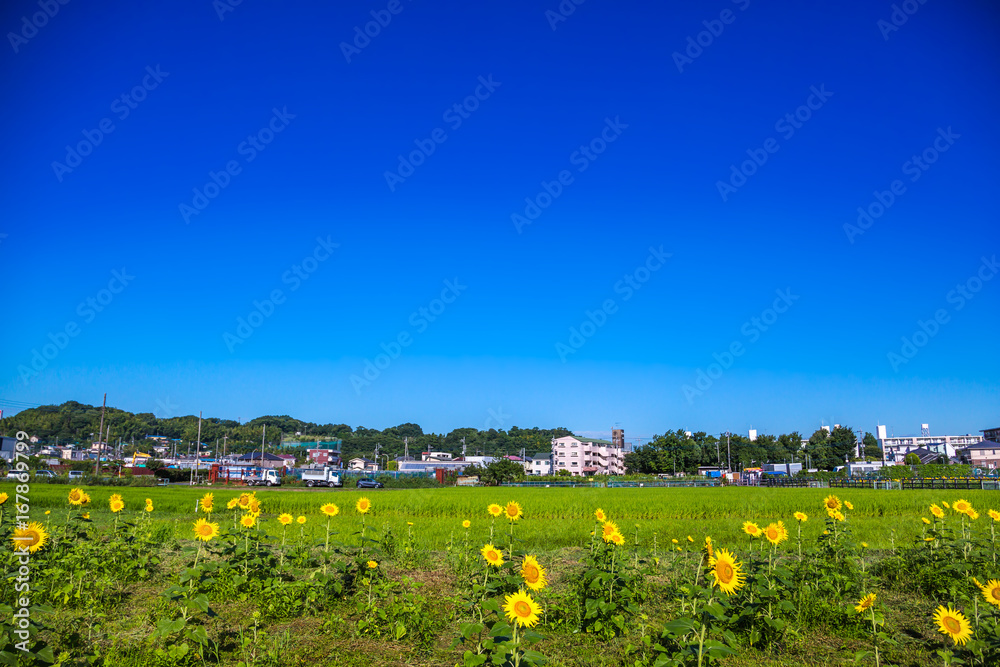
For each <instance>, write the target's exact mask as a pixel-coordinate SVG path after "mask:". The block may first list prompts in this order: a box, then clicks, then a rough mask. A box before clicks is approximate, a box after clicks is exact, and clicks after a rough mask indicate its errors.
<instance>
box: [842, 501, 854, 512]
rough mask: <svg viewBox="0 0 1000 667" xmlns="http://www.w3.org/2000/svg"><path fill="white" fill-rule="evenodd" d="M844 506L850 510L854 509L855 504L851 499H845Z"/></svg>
mask: <svg viewBox="0 0 1000 667" xmlns="http://www.w3.org/2000/svg"><path fill="white" fill-rule="evenodd" d="M844 507H846V508H847V509H849V510H853V509H854V505H852V504H851V501H850V500H845V501H844Z"/></svg>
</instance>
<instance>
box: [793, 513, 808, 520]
mask: <svg viewBox="0 0 1000 667" xmlns="http://www.w3.org/2000/svg"><path fill="white" fill-rule="evenodd" d="M792 516H794V517H795V520H796V521H799V522H804V521H808V520H809V515H808V514H806V513H805V512H796V513H795V514H793V515H792Z"/></svg>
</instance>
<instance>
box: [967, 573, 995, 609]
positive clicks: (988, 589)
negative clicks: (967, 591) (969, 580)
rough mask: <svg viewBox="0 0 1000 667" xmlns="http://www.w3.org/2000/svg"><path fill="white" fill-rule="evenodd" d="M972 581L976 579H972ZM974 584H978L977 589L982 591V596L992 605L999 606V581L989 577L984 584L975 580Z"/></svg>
mask: <svg viewBox="0 0 1000 667" xmlns="http://www.w3.org/2000/svg"><path fill="white" fill-rule="evenodd" d="M973 581H976V580H975V579H973ZM976 585H977V586H979V590H981V591H982V592H983V597H984V598H986V601H987V602H989V603H990V604H991V605H993V606H994V607H1000V581H997V580H996V579H990V580H989V581H987V582H986V583H985V584H980V583H979V582H978V581H976Z"/></svg>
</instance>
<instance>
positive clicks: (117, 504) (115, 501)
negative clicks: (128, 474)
mask: <svg viewBox="0 0 1000 667" xmlns="http://www.w3.org/2000/svg"><path fill="white" fill-rule="evenodd" d="M108 504H109V505H110V506H111V511H112V512H114V513H115V514H117V513H118V512H121V511H122V510H123V509H125V503H124V502H123V501H122V499H121V497H120V496H119V497H118V498H114V497H112V498H111V500H110V501H109V502H108Z"/></svg>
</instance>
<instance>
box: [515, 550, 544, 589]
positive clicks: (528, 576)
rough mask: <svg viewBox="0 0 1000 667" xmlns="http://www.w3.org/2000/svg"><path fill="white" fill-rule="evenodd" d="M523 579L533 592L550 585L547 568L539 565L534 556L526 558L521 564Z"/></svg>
mask: <svg viewBox="0 0 1000 667" xmlns="http://www.w3.org/2000/svg"><path fill="white" fill-rule="evenodd" d="M521 578H522V579H524V583H525V585H526V586H527V587H528V588H530V589H531V590H533V591H538V590H541V589H543V588H545V587H546V586H548V584H549V582H548V580H547V579H546V578H545V568H543V567H542V566H541V565H539V564H538V561H537V560H536V559H535V557H534V556H525V557H524V560H523V561H522V562H521Z"/></svg>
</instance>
